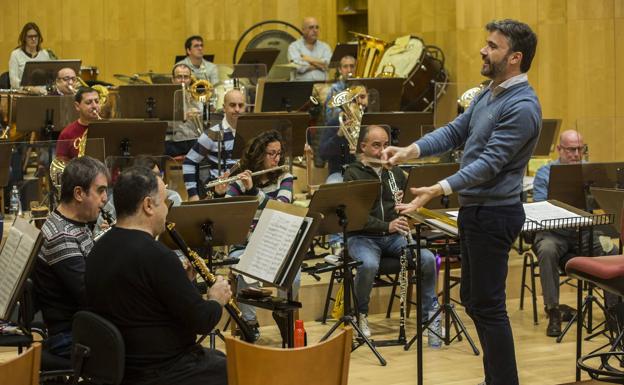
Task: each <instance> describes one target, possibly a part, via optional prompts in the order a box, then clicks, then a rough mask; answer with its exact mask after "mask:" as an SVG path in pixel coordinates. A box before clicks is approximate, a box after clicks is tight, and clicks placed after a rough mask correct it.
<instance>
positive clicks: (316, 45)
mask: <svg viewBox="0 0 624 385" xmlns="http://www.w3.org/2000/svg"><path fill="white" fill-rule="evenodd" d="M319 28H320V27H319V23H318V21H317V20H316V19H315V18H314V17H306V18H305V19H303V25H302V27H301V29H302V31H303V36H302V37H301V38H300V39H298V40H296V41H294V42H292V43H290V46H289V47H288V60H289V61H290V62H291V63H295V64H297V65H298V68H297V70H296V72H295V74H294V78H293V79H292V80H319V81H324V80H326V79H327V66H328V65H329V60H330V59H331V55H332V50H331V48H329V45H327V43H324V42H322V41H320V40H319V39H318V34H319Z"/></svg>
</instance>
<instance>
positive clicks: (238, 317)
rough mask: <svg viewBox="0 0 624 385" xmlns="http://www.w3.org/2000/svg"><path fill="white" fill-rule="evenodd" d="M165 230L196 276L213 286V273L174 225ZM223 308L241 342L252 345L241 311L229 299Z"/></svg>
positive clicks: (251, 333)
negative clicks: (239, 333)
mask: <svg viewBox="0 0 624 385" xmlns="http://www.w3.org/2000/svg"><path fill="white" fill-rule="evenodd" d="M166 228H167V232H168V233H169V235H170V236H171V239H173V241H174V242H175V243H176V245H178V247H179V248H180V250H181V251H182V253H183V254H184V255H185V256H186V258H188V260H189V262H191V265H193V268H194V269H195V271H196V272H197V274H199V275H200V276H201V277H202V278H203V279H204V281H206V284H207V285H208V286H209V287H210V286H212V285H214V283H215V282H216V281H217V278H216V277H215V275H214V274H213V273H211V272H210V270H208V267H207V266H206V263H204V260H203V259H202V258H201V257H200V256H199V255H198V254H197V253H196V252H195V251H193V250H192V249H191V248H190V247H188V245H187V244H186V242H184V239H182V237H181V236H180V234H178V232H177V231H176V230H175V223H173V222H167V223H166ZM223 307H224V308H225V310H226V311H227V312H228V314H229V315H230V317H231V318H232V320H234V322H236V324H237V325H238V328H239V329H240V332H241V338H242V339H243V341H245V342H249V343H253V342H254V340H255V338H254V335H253V332H252V331H251V328H250V327H249V325H247V323H246V322H245V321H244V320H243V318H242V314H241V311H240V310H239V309H238V306H236V303H235V302H234V299H233V298H230V300H229V301H228V303H226V304H225V305H224V306H223Z"/></svg>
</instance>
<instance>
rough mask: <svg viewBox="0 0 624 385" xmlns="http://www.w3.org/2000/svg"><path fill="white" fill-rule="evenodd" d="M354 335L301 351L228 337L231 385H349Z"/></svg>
mask: <svg viewBox="0 0 624 385" xmlns="http://www.w3.org/2000/svg"><path fill="white" fill-rule="evenodd" d="M352 334H353V331H352V330H351V328H350V327H347V328H345V329H344V330H342V331H340V333H338V334H337V335H336V336H334V337H333V338H331V339H329V340H327V341H324V342H320V343H318V344H316V345H312V346H307V347H304V348H298V349H277V348H269V347H263V346H258V345H253V344H249V343H247V342H243V341H241V340H237V339H234V338H231V337H228V336H226V337H225V348H226V353H227V372H228V384H229V385H261V384H267V383H270V384H272V385H290V384H298V385H312V384H315V385H316V384H324V385H346V384H347V380H348V377H349V360H350V355H351V342H352Z"/></svg>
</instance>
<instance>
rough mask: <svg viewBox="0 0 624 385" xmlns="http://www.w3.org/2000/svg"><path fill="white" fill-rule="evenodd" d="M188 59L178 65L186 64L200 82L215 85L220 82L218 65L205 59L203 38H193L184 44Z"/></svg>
mask: <svg viewBox="0 0 624 385" xmlns="http://www.w3.org/2000/svg"><path fill="white" fill-rule="evenodd" d="M184 49H185V51H186V57H185V58H184V59H183V60H181V61H179V62H177V63H176V64H186V65H187V66H188V67H189V68H190V69H191V71H193V76H195V78H196V79H198V80H202V79H203V80H208V81H209V82H210V84H212V85H215V84H217V83H218V82H219V70H218V68H217V66H216V65H214V64H212V63H211V62H209V61H208V60H206V59H204V39H203V38H202V37H201V36H197V35H195V36H191V37H189V38H188V39H186V41H185V42H184Z"/></svg>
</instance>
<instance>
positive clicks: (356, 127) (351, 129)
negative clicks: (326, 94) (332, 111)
mask: <svg viewBox="0 0 624 385" xmlns="http://www.w3.org/2000/svg"><path fill="white" fill-rule="evenodd" d="M360 92H361V86H356V87H353V88H347V89H345V90H344V91H342V92H339V93H337V94H336V95H334V96H333V97H332V100H330V102H329V104H328V105H329V107H330V108H340V115H339V116H338V120H339V121H340V128H339V130H340V132H341V133H342V136H344V138H345V139H346V140H347V142H348V143H349V150H350V151H351V153H355V150H356V149H357V142H358V139H359V138H360V124H361V122H362V115H363V111H362V106H360V104H359V103H358V101H357V98H358V95H359V94H360Z"/></svg>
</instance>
